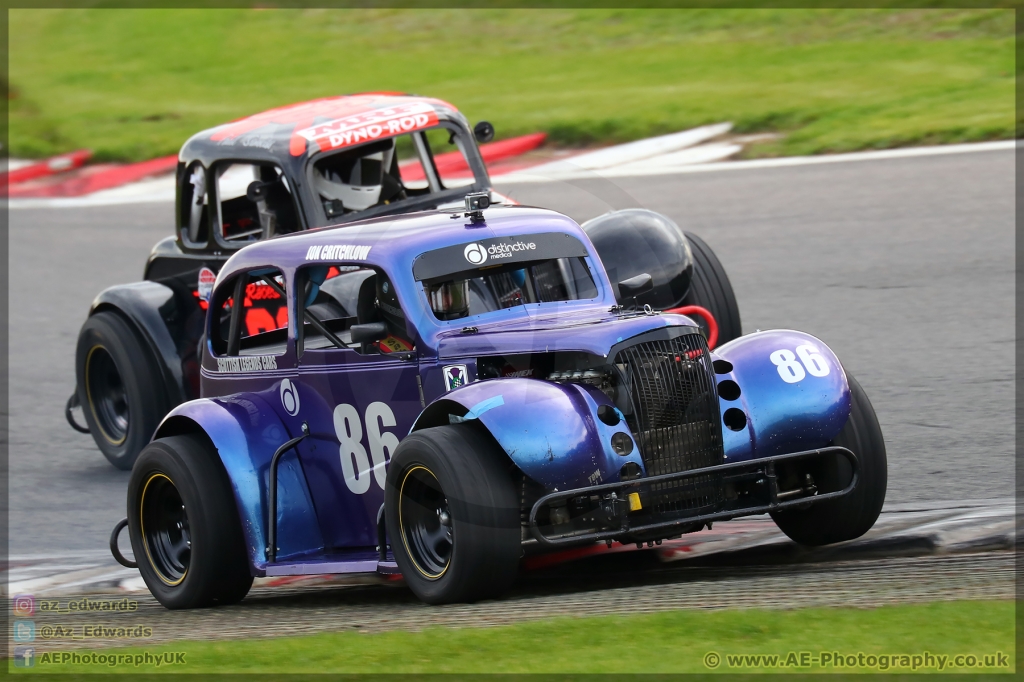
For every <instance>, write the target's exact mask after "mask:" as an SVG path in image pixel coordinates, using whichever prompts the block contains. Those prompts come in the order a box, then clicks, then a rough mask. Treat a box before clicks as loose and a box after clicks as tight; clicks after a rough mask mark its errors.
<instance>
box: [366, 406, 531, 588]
mask: <svg viewBox="0 0 1024 682" xmlns="http://www.w3.org/2000/svg"><path fill="white" fill-rule="evenodd" d="M444 514H447V521H448V523H447V525H445V524H444V521H445V517H444ZM384 517H385V522H386V525H387V531H388V538H389V542H390V543H391V547H392V551H393V552H394V555H395V561H396V562H397V563H398V568H399V569H400V570H401V572H402V576H403V577H404V578H405V581H406V584H408V585H409V587H410V589H412V591H413V593H414V594H415V595H416V596H417V597H419V598H420V599H421V600H423V601H425V602H427V603H429V604H445V603H451V602H472V601H476V600H479V599H484V598H488V597H497V596H500V595H501V594H503V593H504V592H506V591H507V590H508V588H509V587H510V586H511V585H512V582H513V581H514V580H515V577H516V572H517V570H518V568H519V558H520V555H521V554H522V536H521V531H520V520H519V497H518V496H517V495H516V489H515V485H514V484H513V480H512V476H511V473H510V463H509V460H508V458H507V456H506V455H505V453H504V452H503V451H502V450H501V449H500V447H499V446H498V445H497V444H496V443H495V442H494V439H493V438H492V437H491V436H490V434H488V433H487V432H486V431H484V430H483V429H482V428H481V427H480V426H479V425H478V424H473V423H466V424H452V425H449V426H438V427H434V428H429V429H423V430H422V431H416V432H415V433H412V434H410V435H409V436H408V437H407V438H406V439H405V440H403V441H402V443H401V445H399V446H398V448H396V449H395V455H394V457H392V459H391V463H390V464H389V465H388V476H387V485H386V487H385V490H384Z"/></svg>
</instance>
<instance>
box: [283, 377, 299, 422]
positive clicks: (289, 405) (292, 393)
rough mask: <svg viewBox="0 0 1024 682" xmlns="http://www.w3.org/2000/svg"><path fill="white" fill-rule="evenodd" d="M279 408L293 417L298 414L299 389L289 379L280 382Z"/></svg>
mask: <svg viewBox="0 0 1024 682" xmlns="http://www.w3.org/2000/svg"><path fill="white" fill-rule="evenodd" d="M281 407H283V408H284V411H285V412H287V413H288V414H290V415H291V416H293V417H294V416H295V415H297V414H298V413H299V389H298V387H297V386H296V385H295V384H293V383H292V382H291V381H290V380H289V379H283V380H282V381H281Z"/></svg>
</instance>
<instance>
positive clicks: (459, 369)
mask: <svg viewBox="0 0 1024 682" xmlns="http://www.w3.org/2000/svg"><path fill="white" fill-rule="evenodd" d="M466 375H467V372H466V366H465V365H447V366H446V367H445V368H444V386H445V389H446V390H449V391H451V390H454V389H456V388H458V387H459V386H463V385H465V384H466V381H467V379H466Z"/></svg>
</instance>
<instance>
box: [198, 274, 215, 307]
mask: <svg viewBox="0 0 1024 682" xmlns="http://www.w3.org/2000/svg"><path fill="white" fill-rule="evenodd" d="M216 281H217V273H215V272H214V271H213V270H211V269H210V268H207V267H203V268H202V269H200V270H199V300H200V301H207V302H209V300H210V294H212V293H213V283H214V282H216Z"/></svg>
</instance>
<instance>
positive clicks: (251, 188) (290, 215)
mask: <svg viewBox="0 0 1024 682" xmlns="http://www.w3.org/2000/svg"><path fill="white" fill-rule="evenodd" d="M214 176H215V177H216V179H217V180H216V181H217V224H218V226H219V228H218V233H217V237H218V240H219V241H221V242H222V243H224V244H237V245H239V246H241V245H243V244H247V243H249V242H252V241H256V240H258V239H265V238H267V237H272V236H274V235H276V234H287V233H289V232H295V231H296V230H298V229H299V222H298V216H297V213H296V210H295V201H294V200H293V198H292V193H291V189H290V188H289V187H288V181H287V179H286V178H285V177H284V175H283V174H282V173H281V169H280V168H278V167H277V166H274V165H272V164H253V163H241V162H238V163H221V164H218V165H217V166H215V167H214Z"/></svg>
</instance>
